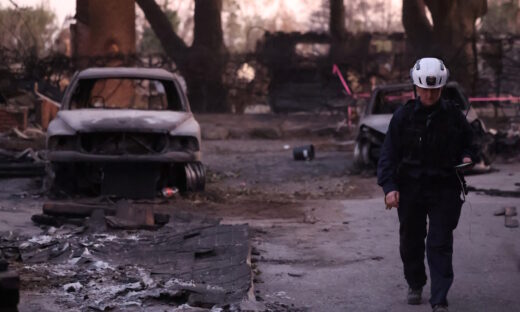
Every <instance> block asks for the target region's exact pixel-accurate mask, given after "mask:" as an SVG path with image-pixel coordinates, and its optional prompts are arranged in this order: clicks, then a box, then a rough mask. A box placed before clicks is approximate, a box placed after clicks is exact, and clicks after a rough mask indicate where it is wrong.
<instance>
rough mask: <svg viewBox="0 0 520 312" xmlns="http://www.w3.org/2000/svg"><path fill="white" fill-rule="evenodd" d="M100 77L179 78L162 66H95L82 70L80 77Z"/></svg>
mask: <svg viewBox="0 0 520 312" xmlns="http://www.w3.org/2000/svg"><path fill="white" fill-rule="evenodd" d="M99 78H145V79H157V80H177V79H178V76H177V75H175V74H173V73H170V72H169V71H166V70H164V69H162V68H143V67H93V68H88V69H85V70H82V71H81V72H79V74H78V79H99Z"/></svg>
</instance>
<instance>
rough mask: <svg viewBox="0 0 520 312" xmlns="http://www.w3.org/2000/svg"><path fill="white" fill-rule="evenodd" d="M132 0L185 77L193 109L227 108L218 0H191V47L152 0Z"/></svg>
mask: <svg viewBox="0 0 520 312" xmlns="http://www.w3.org/2000/svg"><path fill="white" fill-rule="evenodd" d="M136 1H137V4H138V5H139V6H140V7H141V9H142V10H143V12H144V14H145V16H146V19H147V20H148V22H149V23H150V26H151V27H152V29H153V31H154V33H155V34H156V36H157V38H158V39H159V41H160V42H161V45H162V46H163V47H164V50H165V51H166V53H167V54H168V56H169V57H170V58H171V59H172V60H173V61H174V62H175V63H176V64H177V66H178V68H179V70H180V71H181V73H182V75H183V76H184V78H185V79H186V84H187V86H188V97H189V98H190V104H191V107H192V108H193V110H194V111H196V112H228V111H229V107H228V105H227V103H226V90H225V88H224V85H223V73H224V67H225V64H226V61H227V51H226V48H225V46H224V40H223V33H222V22H221V17H220V13H221V9H222V0H195V31H194V41H193V45H192V46H191V47H188V46H187V45H186V43H185V42H184V41H183V40H182V39H181V38H180V37H179V36H178V35H177V34H176V33H175V32H174V31H173V28H172V25H171V24H170V22H169V20H168V18H167V17H166V15H165V14H164V12H163V11H162V10H161V8H160V6H159V5H157V3H156V2H155V0H136Z"/></svg>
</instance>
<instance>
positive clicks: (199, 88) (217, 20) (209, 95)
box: [183, 0, 229, 112]
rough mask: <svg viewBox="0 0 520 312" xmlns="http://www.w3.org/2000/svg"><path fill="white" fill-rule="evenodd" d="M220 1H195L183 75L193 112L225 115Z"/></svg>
mask: <svg viewBox="0 0 520 312" xmlns="http://www.w3.org/2000/svg"><path fill="white" fill-rule="evenodd" d="M221 10H222V0H195V18H194V19H195V30H194V39H193V45H192V47H191V48H190V57H189V61H188V64H187V65H188V66H187V68H185V70H184V72H183V74H184V75H185V77H186V81H187V83H188V89H189V90H190V101H191V103H192V106H193V108H194V110H196V111H204V112H227V111H229V107H228V105H227V103H226V90H225V88H224V85H223V83H222V80H223V75H224V68H225V65H226V62H227V51H226V48H225V46H224V36H223V33H222V21H221V14H220V12H221Z"/></svg>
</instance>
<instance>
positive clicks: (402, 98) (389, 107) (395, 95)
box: [354, 82, 495, 170]
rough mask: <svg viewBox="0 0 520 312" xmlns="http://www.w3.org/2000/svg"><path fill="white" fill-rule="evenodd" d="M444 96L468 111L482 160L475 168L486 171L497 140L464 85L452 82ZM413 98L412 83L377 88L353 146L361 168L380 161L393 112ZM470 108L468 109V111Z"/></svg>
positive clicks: (356, 159)
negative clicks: (476, 110)
mask: <svg viewBox="0 0 520 312" xmlns="http://www.w3.org/2000/svg"><path fill="white" fill-rule="evenodd" d="M442 97H443V98H445V99H450V100H452V101H454V102H455V103H457V104H458V106H459V108H460V109H461V110H462V111H463V112H464V114H466V112H467V117H466V118H467V120H468V122H469V124H470V125H471V127H472V129H473V132H474V143H475V144H476V145H478V147H479V158H480V159H481V163H480V164H478V165H477V166H476V168H475V170H487V169H489V165H490V164H491V162H492V161H493V160H494V158H495V139H494V136H493V135H492V134H491V133H489V132H488V130H487V129H486V127H485V125H484V122H483V121H482V120H481V119H479V118H478V116H477V113H476V112H475V110H474V109H473V108H472V107H471V106H470V105H469V101H468V99H467V97H466V96H465V95H464V93H463V91H462V88H461V87H460V86H459V85H458V84H457V83H456V82H449V83H448V84H447V85H446V87H445V88H444V89H443V92H442ZM413 98H414V92H413V85H412V84H411V83H410V84H395V85H387V86H382V87H378V88H376V89H375V90H374V91H373V92H372V95H371V98H370V101H369V102H368V105H367V106H366V107H365V111H364V114H363V117H362V118H361V120H360V121H359V133H358V136H357V139H356V146H355V148H354V163H355V165H356V166H358V167H360V168H374V167H376V166H377V161H378V160H379V153H380V150H381V146H382V145H383V141H384V139H385V136H386V132H387V131H388V126H389V125H390V120H391V119H392V115H393V113H394V112H395V110H397V108H398V107H399V106H402V105H404V104H406V102H407V101H408V100H410V99H413ZM468 109H469V111H467V110H468Z"/></svg>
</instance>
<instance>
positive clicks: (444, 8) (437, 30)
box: [403, 0, 487, 91]
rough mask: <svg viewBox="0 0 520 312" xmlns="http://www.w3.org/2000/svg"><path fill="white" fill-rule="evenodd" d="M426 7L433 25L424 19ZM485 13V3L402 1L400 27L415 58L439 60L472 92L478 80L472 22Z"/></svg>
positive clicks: (474, 0)
mask: <svg viewBox="0 0 520 312" xmlns="http://www.w3.org/2000/svg"><path fill="white" fill-rule="evenodd" d="M425 5H426V6H427V7H428V9H429V10H430V12H431V16H432V20H433V25H430V23H429V21H428V20H427V19H426V13H425ZM486 12H487V1H486V0H403V26H404V28H405V31H406V34H407V36H408V40H409V41H410V44H411V46H412V47H414V52H415V54H416V56H417V57H423V56H436V57H440V58H442V59H443V60H444V61H445V62H446V63H447V65H448V66H449V68H450V70H451V74H452V77H453V78H454V79H455V80H457V81H458V82H459V83H460V84H461V85H462V86H464V88H465V89H466V90H468V91H474V90H475V84H476V80H477V77H478V73H477V63H476V59H477V56H476V54H475V53H476V52H475V49H474V44H475V40H476V35H477V34H476V29H475V21H476V20H477V18H479V17H481V16H483V15H484V14H485V13H486ZM425 22H428V24H427V25H429V27H426V23H425ZM421 34H423V35H421Z"/></svg>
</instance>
